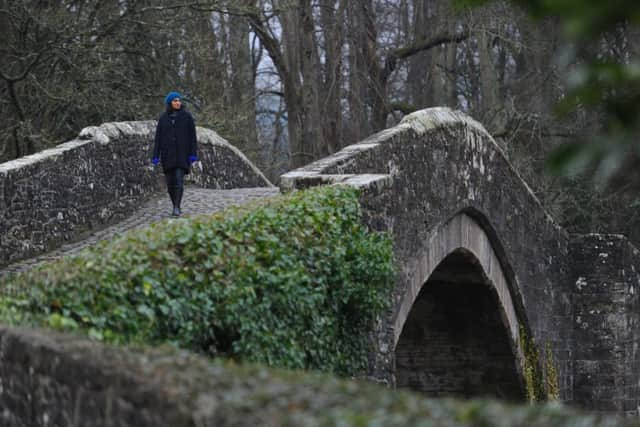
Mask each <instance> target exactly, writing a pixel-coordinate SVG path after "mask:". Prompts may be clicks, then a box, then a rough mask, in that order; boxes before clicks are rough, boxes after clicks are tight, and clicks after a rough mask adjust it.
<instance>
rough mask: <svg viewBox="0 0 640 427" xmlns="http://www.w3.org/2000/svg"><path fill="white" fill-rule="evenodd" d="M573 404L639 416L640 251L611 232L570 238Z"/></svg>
mask: <svg viewBox="0 0 640 427" xmlns="http://www.w3.org/2000/svg"><path fill="white" fill-rule="evenodd" d="M571 247H572V259H573V260H574V261H573V263H572V264H573V270H574V277H575V280H574V282H573V285H574V293H573V307H574V322H575V323H574V327H575V348H574V352H573V357H574V358H575V375H574V402H575V403H576V404H579V405H580V406H583V407H586V408H590V409H592V410H595V411H600V412H616V413H620V414H625V415H630V416H640V348H639V347H640V295H639V294H640V251H638V249H636V248H635V247H633V245H631V244H630V243H629V242H628V241H627V239H625V238H624V237H622V236H615V235H599V234H589V235H585V236H572V241H571Z"/></svg>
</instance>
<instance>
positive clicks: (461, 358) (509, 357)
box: [395, 249, 525, 401]
mask: <svg viewBox="0 0 640 427" xmlns="http://www.w3.org/2000/svg"><path fill="white" fill-rule="evenodd" d="M516 354H517V352H516V348H515V347H514V346H513V345H512V341H511V338H510V335H509V329H508V326H507V324H506V321H505V318H504V315H503V312H502V309H501V308H500V301H499V298H498V294H497V292H496V290H495V289H494V288H493V287H492V286H491V283H490V282H489V280H488V278H487V276H486V275H485V274H484V271H483V269H482V266H481V265H480V264H479V262H478V260H477V259H476V258H475V257H474V256H473V254H471V253H470V252H468V251H466V250H464V249H457V250H455V251H453V252H452V253H451V254H450V255H448V256H447V257H446V258H445V259H444V260H443V261H442V262H441V263H440V264H439V265H438V267H437V268H436V269H435V270H434V271H433V273H432V274H431V276H430V277H429V279H428V280H427V282H426V283H425V285H424V286H423V288H422V290H421V291H420V293H419V295H418V297H417V298H416V300H415V302H414V304H413V307H412V309H411V311H410V313H409V316H408V317H407V319H406V322H405V324H404V328H403V330H402V333H401V335H400V338H399V341H398V343H397V345H396V353H395V356H396V385H397V387H399V388H410V389H413V390H416V391H420V392H423V393H425V394H427V395H429V396H451V397H459V398H469V397H480V396H483V397H496V398H501V399H507V400H512V401H522V400H524V399H525V391H524V386H523V381H522V375H521V373H520V369H519V362H518V358H517V356H516Z"/></svg>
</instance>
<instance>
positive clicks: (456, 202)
mask: <svg viewBox="0 0 640 427" xmlns="http://www.w3.org/2000/svg"><path fill="white" fill-rule="evenodd" d="M363 173H364V174H367V173H368V174H371V173H377V174H381V173H382V174H387V175H388V185H387V188H386V189H385V190H379V191H368V192H366V193H365V195H364V196H363V207H364V208H365V209H366V210H367V212H368V215H369V219H368V220H369V223H370V224H371V226H372V227H373V228H376V229H387V230H389V231H390V232H391V233H392V236H393V239H394V243H395V247H394V249H395V254H396V257H397V259H398V261H399V263H400V268H401V274H400V278H399V280H398V283H397V286H396V290H395V292H394V297H393V308H392V310H391V312H390V313H389V317H388V318H387V319H386V320H385V321H384V322H383V324H382V325H381V330H380V331H379V338H378V339H379V342H378V348H379V351H378V353H377V354H376V357H377V360H376V361H375V362H374V363H373V365H374V368H373V370H372V375H373V376H374V377H376V378H379V379H382V380H383V381H385V382H389V383H393V381H394V378H393V369H394V368H393V367H394V362H393V351H394V337H395V336H397V335H398V334H399V331H397V329H399V328H401V326H402V325H398V319H400V318H406V313H405V312H404V311H406V310H408V309H410V307H406V306H403V304H402V300H403V298H404V296H405V295H406V294H407V293H409V292H415V291H413V290H411V284H412V283H416V282H422V283H424V282H425V281H426V280H427V278H428V277H422V276H421V266H420V260H422V259H428V257H429V251H430V247H429V242H430V238H431V235H432V234H433V233H434V232H435V230H437V229H438V227H439V226H440V225H441V224H442V223H444V222H446V221H447V220H449V219H450V218H452V217H454V216H455V215H456V214H458V213H461V212H464V213H466V214H467V215H469V216H471V217H473V218H474V219H475V220H476V221H477V222H478V223H479V224H480V226H481V227H482V228H483V229H484V230H485V232H486V234H487V235H488V237H489V240H490V241H491V243H492V246H493V249H494V251H495V253H496V255H497V257H498V259H499V260H500V262H501V267H502V269H503V271H504V275H505V277H506V279H507V282H508V284H509V287H510V292H511V298H512V300H513V302H514V305H515V310H516V312H517V315H518V318H519V321H520V323H521V325H522V327H523V329H524V330H525V331H526V332H527V334H528V335H529V337H533V339H534V340H535V342H536V343H538V345H539V346H541V347H542V348H544V346H546V345H547V344H549V345H550V347H551V349H552V351H553V359H554V363H555V364H556V365H557V366H556V367H557V370H558V373H559V378H558V380H559V387H560V393H561V396H562V398H563V399H564V400H571V399H572V397H573V396H572V392H573V387H572V384H573V378H572V377H573V365H572V358H571V350H572V346H573V327H572V324H573V317H572V307H571V286H569V285H568V284H569V282H570V274H571V271H570V269H569V266H568V254H569V238H568V235H567V234H566V233H565V232H564V231H563V230H562V229H561V228H560V227H559V226H558V225H557V224H556V223H554V221H553V220H552V219H551V217H550V216H549V215H548V214H547V213H546V212H545V210H544V209H543V208H542V206H541V205H540V202H539V201H538V199H537V198H536V197H535V196H534V195H533V193H532V192H531V190H530V189H529V188H528V187H527V185H526V184H525V183H524V182H523V181H522V179H521V178H520V177H519V176H518V174H517V173H516V172H515V171H514V169H513V168H512V167H511V165H510V164H509V162H508V161H507V160H506V158H505V156H504V155H503V153H502V151H501V150H500V148H499V146H498V145H497V144H496V143H495V142H494V141H493V139H492V138H491V137H490V136H489V135H488V134H487V132H486V131H485V130H484V129H483V128H482V126H481V125H480V124H478V123H477V122H475V121H473V120H472V119H470V118H468V117H467V116H464V115H463V114H461V113H456V112H452V111H450V110H448V109H431V110H424V111H421V112H418V113H414V114H412V115H409V116H407V117H405V119H404V120H403V121H402V122H401V124H399V125H398V126H396V127H394V128H391V129H387V130H385V131H383V132H380V133H378V134H376V135H373V136H371V137H370V138H368V139H366V140H364V141H363V142H361V143H359V144H355V145H353V146H350V147H347V148H345V149H344V150H342V151H341V152H339V153H336V154H335V155H333V156H331V157H328V158H326V159H323V160H321V161H319V162H316V163H314V164H311V165H308V166H306V167H304V168H302V169H298V170H296V171H293V172H291V173H289V174H286V175H284V176H283V177H282V179H281V186H282V187H283V188H284V189H290V188H295V187H300V186H302V187H303V186H305V185H308V184H315V183H318V182H321V181H339V178H338V176H340V175H344V174H347V175H350V174H363ZM322 176H325V178H322ZM418 276H419V277H418Z"/></svg>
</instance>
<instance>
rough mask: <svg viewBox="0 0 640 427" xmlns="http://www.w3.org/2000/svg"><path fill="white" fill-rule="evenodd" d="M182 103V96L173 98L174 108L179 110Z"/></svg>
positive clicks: (172, 105) (172, 104) (172, 106)
mask: <svg viewBox="0 0 640 427" xmlns="http://www.w3.org/2000/svg"><path fill="white" fill-rule="evenodd" d="M181 105H182V101H180V98H174V99H172V100H171V108H173V109H174V110H179V109H180V106H181Z"/></svg>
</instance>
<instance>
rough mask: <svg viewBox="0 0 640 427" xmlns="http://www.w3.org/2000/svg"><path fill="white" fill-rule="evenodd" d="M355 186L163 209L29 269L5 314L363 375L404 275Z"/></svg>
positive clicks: (15, 283)
mask: <svg viewBox="0 0 640 427" xmlns="http://www.w3.org/2000/svg"><path fill="white" fill-rule="evenodd" d="M392 258H393V257H392V247H391V241H390V239H389V238H388V236H387V235H384V234H379V233H371V232H369V231H368V230H367V228H366V227H365V226H364V225H363V224H362V223H361V213H360V207H359V202H358V193H357V191H356V190H354V189H349V188H345V187H322V188H317V189H311V190H307V191H304V192H296V193H293V194H290V195H287V196H280V197H278V198H274V199H272V200H271V201H269V202H267V203H263V204H260V205H257V206H254V207H253V208H250V209H248V208H244V209H236V210H230V211H226V212H224V213H223V214H217V215H213V216H203V217H198V218H193V219H184V220H179V221H166V222H161V223H159V224H156V225H153V226H151V227H149V228H147V229H144V230H139V231H135V232H131V233H128V234H125V235H123V236H120V237H117V238H116V239H114V240H112V241H110V242H106V243H101V244H99V245H97V246H95V247H92V248H89V249H87V250H85V251H83V252H82V253H80V254H79V255H77V256H74V257H71V258H63V259H60V260H58V261H56V262H53V263H50V264H46V265H43V266H40V267H37V268H36V269H34V270H32V271H30V272H26V273H24V274H20V275H16V276H13V277H11V278H9V279H5V280H4V283H2V282H0V288H1V287H8V286H11V287H12V289H21V290H22V292H18V296H17V297H16V296H14V297H12V298H11V299H9V298H6V299H4V300H3V301H2V303H1V304H0V320H3V321H4V322H10V323H31V324H36V325H44V326H48V327H52V328H57V329H64V330H75V331H79V332H82V333H85V334H87V335H88V336H89V337H91V338H93V339H98V340H103V341H108V342H115V343H130V342H141V343H151V344H154V343H159V342H164V341H168V342H171V343H173V344H175V345H177V346H179V347H182V348H187V349H190V350H194V351H198V352H202V353H206V354H209V355H212V356H225V357H231V358H233V359H237V360H243V361H250V362H260V363H266V364H269V365H272V366H279V367H285V368H296V369H317V370H323V371H328V372H333V373H337V374H341V375H354V374H357V373H359V372H362V370H363V369H364V367H365V364H366V355H367V350H368V349H367V337H368V334H369V331H370V329H371V325H372V322H373V321H374V320H375V318H376V317H377V316H378V315H379V314H380V313H381V312H382V311H383V310H384V309H385V307H386V306H387V301H389V299H390V298H389V292H390V289H391V286H392V283H393V279H394V267H393V263H392Z"/></svg>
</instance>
